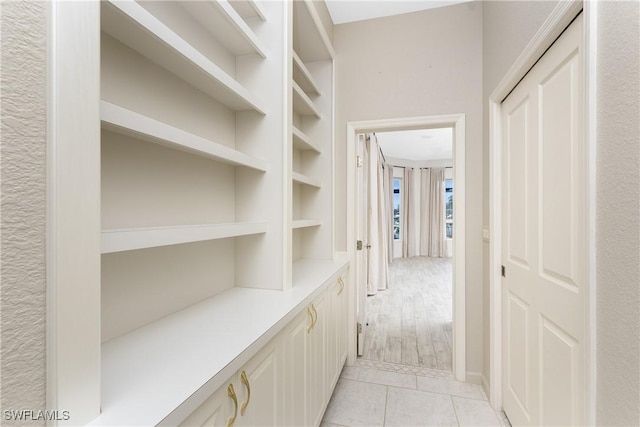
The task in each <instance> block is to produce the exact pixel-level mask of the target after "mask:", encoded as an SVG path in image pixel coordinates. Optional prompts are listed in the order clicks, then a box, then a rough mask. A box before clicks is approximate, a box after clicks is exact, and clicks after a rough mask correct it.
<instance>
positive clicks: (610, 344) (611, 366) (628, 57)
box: [596, 2, 640, 426]
mask: <svg viewBox="0 0 640 427" xmlns="http://www.w3.org/2000/svg"><path fill="white" fill-rule="evenodd" d="M597 7H598V52H599V58H598V98H597V102H598V119H597V126H598V133H597V137H598V143H597V152H596V156H597V170H596V210H597V211H596V251H597V261H596V269H597V272H596V280H597V285H596V292H597V295H596V310H597V313H596V319H597V327H596V334H597V337H596V339H597V344H598V347H597V354H596V359H597V402H596V423H597V424H598V425H629V426H631V425H633V426H637V425H640V409H639V408H640V249H639V248H640V145H639V141H640V129H639V125H638V117H640V30H639V28H638V27H639V25H640V24H639V20H640V10H639V6H638V3H637V2H598V6H597Z"/></svg>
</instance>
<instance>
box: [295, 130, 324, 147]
mask: <svg viewBox="0 0 640 427" xmlns="http://www.w3.org/2000/svg"><path fill="white" fill-rule="evenodd" d="M292 134H293V146H294V147H296V148H297V149H298V150H313V151H315V152H317V153H321V152H322V150H320V147H319V146H318V145H317V144H316V143H315V142H313V141H312V140H311V138H309V136H307V134H305V133H304V132H302V131H301V130H300V129H298V128H297V127H295V126H293V127H292Z"/></svg>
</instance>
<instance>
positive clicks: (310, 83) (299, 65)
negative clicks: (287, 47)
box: [291, 50, 322, 95]
mask: <svg viewBox="0 0 640 427" xmlns="http://www.w3.org/2000/svg"><path fill="white" fill-rule="evenodd" d="M291 56H292V57H293V80H295V81H296V83H298V85H299V86H300V88H301V89H302V90H303V91H304V92H305V93H312V94H316V95H322V93H320V89H319V88H318V84H317V83H316V81H315V79H314V78H313V76H312V75H311V72H309V70H308V69H307V66H306V65H304V62H302V59H300V57H299V56H298V54H297V53H296V51H295V50H292V51H291Z"/></svg>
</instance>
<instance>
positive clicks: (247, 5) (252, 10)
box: [230, 0, 267, 22]
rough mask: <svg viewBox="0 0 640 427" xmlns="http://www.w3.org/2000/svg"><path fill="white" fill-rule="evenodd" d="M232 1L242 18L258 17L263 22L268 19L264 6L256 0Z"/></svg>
mask: <svg viewBox="0 0 640 427" xmlns="http://www.w3.org/2000/svg"><path fill="white" fill-rule="evenodd" d="M230 3H231V6H233V8H234V9H235V10H236V12H238V15H240V16H241V17H242V19H245V20H247V19H251V18H258V19H259V20H261V21H263V22H264V21H266V20H267V18H266V16H265V14H264V10H263V9H262V6H260V4H259V3H256V2H255V1H254V0H233V1H231V2H230Z"/></svg>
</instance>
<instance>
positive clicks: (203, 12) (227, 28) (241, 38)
mask: <svg viewBox="0 0 640 427" xmlns="http://www.w3.org/2000/svg"><path fill="white" fill-rule="evenodd" d="M181 4H182V7H184V8H185V10H187V12H189V13H190V14H191V15H192V16H193V17H194V18H195V19H196V20H197V21H198V22H200V23H201V24H202V26H203V27H204V28H206V29H207V31H209V33H211V35H213V36H214V37H215V38H216V39H217V40H218V41H219V42H220V43H222V45H223V46H225V47H226V48H227V49H228V50H229V51H230V52H231V53H233V54H234V55H236V56H238V55H247V54H250V53H257V54H258V55H260V56H261V57H263V58H266V56H267V55H266V54H265V50H264V48H263V47H262V44H261V43H260V40H258V38H257V37H256V35H255V34H254V32H253V30H251V28H249V26H248V25H247V23H246V22H244V20H243V19H242V17H241V16H240V15H239V14H238V12H237V11H236V10H235V9H234V8H233V7H232V6H231V4H230V2H229V1H227V0H208V1H187V2H182V3H181Z"/></svg>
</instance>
